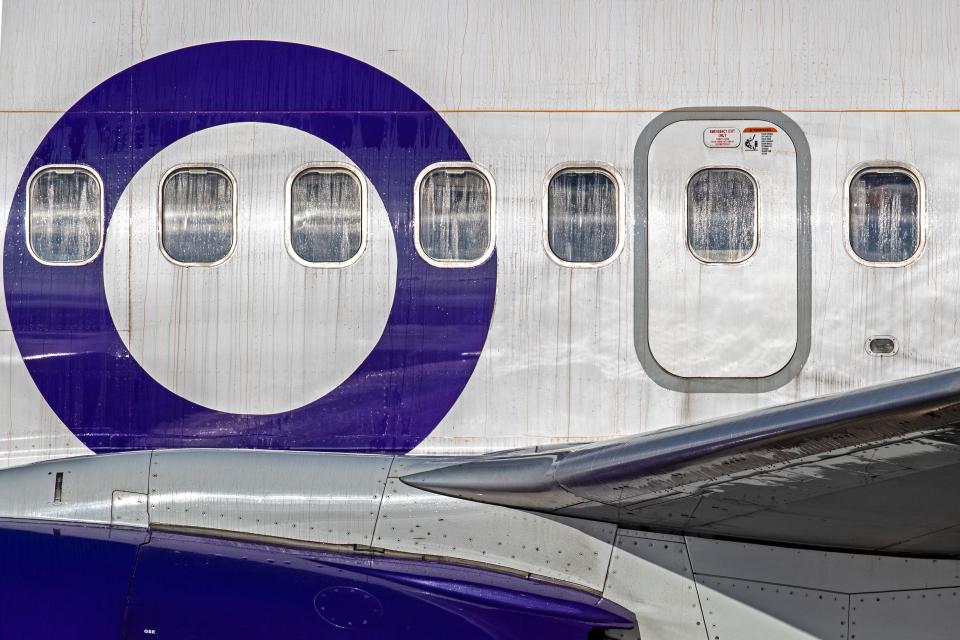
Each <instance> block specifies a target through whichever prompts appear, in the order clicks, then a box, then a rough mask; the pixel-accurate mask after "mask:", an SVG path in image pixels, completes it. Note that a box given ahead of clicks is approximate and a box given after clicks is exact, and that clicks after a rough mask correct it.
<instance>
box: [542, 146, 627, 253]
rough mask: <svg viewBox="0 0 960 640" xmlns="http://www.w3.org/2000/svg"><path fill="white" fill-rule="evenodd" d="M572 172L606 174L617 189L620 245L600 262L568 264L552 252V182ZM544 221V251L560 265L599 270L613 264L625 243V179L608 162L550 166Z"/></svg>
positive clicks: (544, 187)
mask: <svg viewBox="0 0 960 640" xmlns="http://www.w3.org/2000/svg"><path fill="white" fill-rule="evenodd" d="M571 169H572V170H574V171H577V170H582V171H584V172H586V171H588V170H595V171H599V172H601V173H605V174H607V175H608V176H610V178H611V179H612V180H613V185H614V188H615V189H616V190H617V195H616V206H617V244H616V246H615V247H614V249H613V253H611V254H610V256H609V257H607V258H605V259H604V260H601V261H600V262H568V261H567V260H564V259H563V258H561V257H560V256H558V255H557V254H556V253H554V252H553V249H552V248H551V247H550V182H551V181H552V180H553V178H554V177H555V176H556V175H557V174H558V173H561V172H563V171H567V170H571ZM541 222H542V236H543V249H544V251H546V253H547V257H548V258H550V260H552V261H553V262H554V263H556V264H557V265H559V266H561V267H568V268H571V269H600V268H603V267H606V266H609V265H611V264H613V263H614V262H616V261H617V259H618V258H619V257H620V254H621V253H622V252H623V247H624V245H625V244H626V235H627V234H626V203H625V191H624V188H623V177H621V175H620V172H619V171H617V169H616V167H614V166H613V165H612V164H608V163H606V162H589V161H576V162H561V163H560V164H557V165H555V166H553V167H551V169H550V170H549V171H548V172H547V175H546V176H545V177H544V179H543V212H542V216H541Z"/></svg>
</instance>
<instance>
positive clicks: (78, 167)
mask: <svg viewBox="0 0 960 640" xmlns="http://www.w3.org/2000/svg"><path fill="white" fill-rule="evenodd" d="M66 169H70V170H72V171H83V172H84V173H87V174H89V175H91V176H93V178H94V180H96V181H97V186H98V187H99V188H100V202H99V205H100V207H99V209H100V215H99V220H100V224H99V227H98V230H99V241H98V242H97V250H96V251H94V252H93V254H92V255H91V256H90V257H89V258H86V259H84V260H70V261H65V262H53V261H50V260H44V259H43V258H41V257H40V256H39V255H37V252H36V251H34V249H33V239H32V237H31V234H30V230H31V223H30V219H31V214H32V208H33V207H32V201H33V197H32V196H33V184H34V182H35V181H36V179H37V178H39V177H40V175H41V174H43V173H46V172H48V171H58V170H60V171H62V170H66ZM25 205H26V206H25V212H26V216H25V217H24V222H23V226H24V231H25V238H26V245H27V251H28V252H29V253H30V255H31V256H32V257H33V259H34V260H36V261H37V262H39V263H40V264H42V265H46V266H48V267H80V266H83V265H85V264H90V263H91V262H93V261H94V260H96V259H97V258H99V257H100V254H101V253H103V245H104V241H105V237H104V236H105V235H106V215H105V213H104V209H105V206H106V205H105V201H104V194H103V178H101V177H100V174H99V173H98V172H97V170H96V169H94V168H93V167H91V166H90V165H86V164H46V165H43V166H42V167H39V168H38V169H37V170H36V171H34V172H33V173H32V174H30V179H29V180H27V193H26V203H25Z"/></svg>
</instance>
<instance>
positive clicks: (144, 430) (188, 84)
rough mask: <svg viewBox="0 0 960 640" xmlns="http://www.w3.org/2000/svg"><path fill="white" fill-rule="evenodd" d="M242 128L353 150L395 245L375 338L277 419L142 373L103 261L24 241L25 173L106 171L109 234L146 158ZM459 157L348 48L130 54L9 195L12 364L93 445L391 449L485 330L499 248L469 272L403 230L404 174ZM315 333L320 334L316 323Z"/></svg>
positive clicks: (413, 429)
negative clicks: (56, 167)
mask: <svg viewBox="0 0 960 640" xmlns="http://www.w3.org/2000/svg"><path fill="white" fill-rule="evenodd" d="M238 122H262V123H271V124H279V125H283V126H287V127H293V128H296V129H299V130H302V131H304V132H307V133H309V134H312V135H314V136H317V137H318V138H320V139H322V140H324V141H326V142H327V143H329V144H331V145H332V146H334V147H336V148H337V149H339V150H340V151H341V152H342V153H344V154H345V155H346V156H347V157H349V158H350V159H351V161H352V162H354V163H355V164H356V165H357V166H358V167H359V168H360V169H361V170H362V171H363V172H364V174H365V175H366V176H367V178H368V179H369V180H370V182H371V184H372V185H373V187H374V188H375V189H376V190H377V192H378V193H379V194H380V197H381V199H382V200H383V203H384V206H385V208H386V210H387V214H388V215H389V218H390V225H391V227H392V229H393V233H394V237H395V240H396V247H397V274H396V291H395V294H394V300H393V306H392V308H391V309H390V314H389V317H388V319H387V323H386V326H385V328H384V331H383V334H382V335H381V336H380V339H379V341H378V342H377V344H376V345H375V346H374V348H373V350H372V351H371V352H370V353H369V355H368V356H367V357H366V359H365V360H364V361H363V362H362V363H361V364H360V365H359V366H358V367H357V369H356V370H355V371H354V372H353V373H352V374H351V375H350V376H349V377H348V378H347V379H346V380H345V381H344V382H343V383H342V384H341V385H340V386H338V387H337V388H336V389H334V390H332V391H330V392H329V393H327V394H326V395H324V396H322V397H320V398H317V399H316V400H314V401H313V402H310V403H308V404H306V405H305V406H302V407H299V408H297V409H293V410H290V411H284V412H280V413H274V414H266V415H258V414H237V413H226V412H221V411H216V410H213V409H211V408H208V407H204V406H201V405H199V404H197V403H194V402H191V401H189V400H187V399H185V398H183V397H181V396H179V395H177V394H175V393H173V392H172V391H170V390H169V389H168V388H166V387H165V386H163V385H162V384H160V383H159V382H157V381H156V380H154V379H153V378H152V377H151V376H150V375H149V374H148V373H147V372H146V371H145V370H144V369H143V368H142V367H141V366H140V365H139V364H138V363H137V361H136V360H135V359H134V358H133V357H132V356H131V355H130V352H129V351H128V350H127V347H126V346H125V345H124V342H123V340H122V339H121V337H120V335H119V334H118V332H117V328H116V326H115V324H114V322H113V319H112V317H111V315H110V311H109V308H108V306H107V297H106V292H105V289H104V279H103V254H102V253H101V255H100V256H98V257H97V258H96V259H95V260H93V261H92V262H90V263H88V264H85V265H80V266H71V267H57V266H48V265H44V264H42V263H40V262H38V261H36V260H34V259H33V258H32V257H31V255H30V253H29V251H27V247H26V236H25V232H24V222H25V220H24V213H25V208H26V207H25V204H26V186H27V181H28V179H29V176H30V175H31V174H32V173H33V172H34V171H35V170H36V169H38V168H39V167H42V166H44V165H48V164H84V165H89V166H90V167H92V168H94V169H95V170H96V171H97V172H98V173H99V174H100V176H101V177H102V178H103V182H104V202H105V212H104V214H105V227H106V231H105V233H106V236H107V237H109V234H110V218H111V214H112V212H113V210H114V208H115V206H116V205H117V201H118V199H119V197H120V194H121V193H123V191H124V189H125V188H126V186H127V184H128V183H129V182H130V180H131V179H132V178H133V176H134V175H135V174H136V173H137V171H138V170H139V169H140V168H141V167H143V166H144V165H145V164H146V163H147V162H148V161H149V160H150V159H151V158H153V157H154V156H155V155H156V154H157V153H158V152H160V151H161V150H163V149H164V148H165V147H167V146H168V145H170V144H172V143H173V142H176V141H177V140H179V139H181V138H183V137H185V136H188V135H190V134H192V133H195V132H197V131H201V130H204V129H208V128H210V127H215V126H219V125H224V124H231V123H238ZM469 159H470V158H469V156H468V154H467V152H466V150H465V149H464V147H463V145H462V144H461V142H460V140H459V139H458V138H457V136H456V134H455V133H454V132H453V131H452V130H451V129H450V127H449V126H447V124H446V123H445V122H444V121H443V118H441V117H440V115H439V114H438V113H437V112H436V111H435V110H434V109H433V108H432V107H430V105H428V104H427V103H426V102H425V101H424V100H422V99H421V98H420V97H419V96H418V95H417V94H416V93H414V92H413V91H412V90H410V89H409V88H408V87H406V86H404V85H403V84H401V83H400V82H398V81H397V80H395V79H393V78H392V77H390V76H388V75H387V74H385V73H383V72H381V71H378V70H377V69H374V68H373V67H371V66H369V65H367V64H365V63H363V62H360V61H358V60H355V59H353V58H349V57H347V56H344V55H341V54H338V53H335V52H332V51H328V50H325V49H319V48H316V47H309V46H305V45H298V44H290V43H283V42H269V41H234V42H220V43H213V44H205V45H200V46H195V47H190V48H187V49H181V50H178V51H173V52H171V53H167V54H164V55H161V56H158V57H156V58H152V59H150V60H146V61H144V62H141V63H139V64H137V65H135V66H133V67H131V68H129V69H126V70H124V71H122V72H120V73H118V74H117V75H115V76H113V77H111V78H109V79H108V80H106V81H104V82H103V83H101V84H100V85H99V86H97V87H96V88H95V89H93V90H92V91H90V92H89V93H88V94H87V95H85V96H84V97H83V98H82V99H81V100H80V101H79V102H77V103H76V104H75V105H74V106H73V107H71V108H70V109H69V110H68V111H67V112H66V113H65V114H64V115H63V117H61V118H60V120H58V121H57V123H56V124H55V125H54V126H53V128H52V129H51V130H50V131H49V132H48V133H47V135H46V136H45V137H44V139H43V141H42V142H41V143H40V145H39V147H38V148H37V150H36V152H35V153H34V155H33V157H32V158H31V159H30V162H29V163H28V164H27V166H26V168H25V169H24V172H23V175H22V177H21V180H20V183H19V186H18V187H17V191H16V194H15V195H14V199H13V204H12V208H11V211H10V218H9V222H8V223H7V233H6V238H5V242H4V266H3V271H4V274H3V275H4V287H5V293H6V302H7V311H8V312H9V315H10V322H11V326H12V329H13V332H14V336H15V338H16V340H17V345H18V346H19V349H20V353H21V355H22V357H23V361H24V363H25V365H26V367H27V369H28V370H29V372H30V375H31V376H32V377H33V380H34V382H35V383H36V385H37V387H38V389H39V390H40V392H41V393H42V394H43V397H44V398H45V399H46V401H47V402H48V403H49V405H50V407H51V408H52V409H53V410H54V411H55V412H56V414H57V415H58V416H59V418H60V419H61V420H62V421H63V422H64V424H66V425H67V427H68V428H70V430H71V431H72V432H73V433H74V434H76V436H77V437H78V438H80V440H81V441H82V442H84V444H86V445H87V446H89V447H90V448H91V449H93V450H94V451H97V452H106V451H119V450H130V449H149V448H168V447H237V448H268V449H305V450H344V451H383V452H405V451H408V450H410V449H411V448H413V447H414V446H416V445H417V444H418V443H419V442H420V441H421V440H423V439H424V438H425V437H426V436H427V435H428V434H429V433H430V431H431V430H432V429H433V428H434V427H435V426H436V425H437V423H438V422H439V421H440V420H441V419H442V418H443V416H444V415H446V413H447V412H448V411H449V409H450V407H452V406H453V403H454V402H455V401H456V399H457V398H458V397H459V395H460V393H461V392H462V391H463V388H464V386H465V385H466V383H467V380H468V379H469V378H470V375H471V374H472V373H473V370H474V367H475V366H476V363H477V359H478V358H479V356H480V352H481V351H482V350H483V345H484V342H485V341H486V336H487V331H488V329H489V326H490V319H491V316H492V314H493V304H494V296H495V291H496V254H494V255H493V257H491V259H490V260H488V261H487V262H485V263H484V264H482V265H480V266H477V267H473V268H466V269H442V268H436V267H433V266H430V265H428V264H427V263H426V262H424V261H423V260H422V259H420V257H419V256H418V255H417V253H416V250H415V248H414V239H413V225H412V222H413V197H414V194H413V187H414V182H415V180H416V177H417V175H418V174H419V173H420V172H421V171H422V170H423V169H424V168H425V167H426V166H427V165H430V164H432V163H434V162H441V161H467V160H469ZM313 330H316V331H322V330H323V327H314V328H313Z"/></svg>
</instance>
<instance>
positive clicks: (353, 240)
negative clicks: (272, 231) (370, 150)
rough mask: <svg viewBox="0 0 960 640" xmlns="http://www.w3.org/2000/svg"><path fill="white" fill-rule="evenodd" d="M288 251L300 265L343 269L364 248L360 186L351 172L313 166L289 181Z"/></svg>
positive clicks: (359, 180)
mask: <svg viewBox="0 0 960 640" xmlns="http://www.w3.org/2000/svg"><path fill="white" fill-rule="evenodd" d="M288 198H289V201H288V202H289V205H288V206H289V207H290V219H289V222H288V224H289V225H290V226H289V228H288V233H289V235H288V240H289V248H290V249H291V250H292V251H293V253H294V256H295V257H296V258H298V259H299V261H300V262H303V263H306V264H310V265H321V266H322V265H330V266H342V265H343V264H345V263H348V262H350V261H352V259H353V258H355V257H357V256H359V254H360V249H361V247H362V246H363V234H364V232H365V229H364V228H363V227H364V225H363V183H362V182H361V179H360V178H359V177H358V176H357V175H356V174H355V173H354V172H353V171H352V170H350V169H347V168H346V167H339V166H321V165H317V166H312V167H307V168H305V169H302V170H301V171H300V172H299V173H297V174H296V176H295V177H294V178H293V180H291V182H290V186H289V192H288Z"/></svg>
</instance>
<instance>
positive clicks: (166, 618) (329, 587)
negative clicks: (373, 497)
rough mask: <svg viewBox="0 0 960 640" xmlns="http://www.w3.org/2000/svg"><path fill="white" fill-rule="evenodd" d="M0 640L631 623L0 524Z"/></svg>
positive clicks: (387, 568) (582, 630) (277, 553)
mask: <svg viewBox="0 0 960 640" xmlns="http://www.w3.org/2000/svg"><path fill="white" fill-rule="evenodd" d="M0 566H2V567H3V579H2V580H0V637H2V638H72V639H76V640H87V639H89V640H103V639H104V638H121V637H122V638H153V637H155V638H158V639H161V638H179V639H183V640H193V639H196V640H220V639H221V638H222V639H224V640H263V639H264V638H284V639H285V640H298V639H304V640H306V639H310V640H324V639H328V640H329V639H336V638H344V639H347V638H349V639H351V640H401V639H403V640H406V639H410V640H413V639H418V640H419V639H422V638H455V639H456V640H489V639H491V638H502V639H514V640H527V639H529V638H551V639H553V640H584V639H585V638H587V637H588V634H589V633H590V632H591V631H592V630H594V629H597V628H606V629H622V628H630V627H631V626H632V616H631V614H630V613H629V612H628V611H626V610H625V609H623V608H622V607H620V606H618V605H616V604H614V603H611V602H609V601H606V600H603V599H601V598H600V597H599V596H596V595H592V594H589V593H585V592H583V591H579V590H577V589H574V588H571V587H567V586H561V585H557V584H551V583H547V582H540V581H537V580H532V579H529V578H523V577H519V576H513V575H506V574H501V573H496V572H493V571H489V570H484V569H479V568H475V567H465V566H458V565H454V564H445V563H440V562H430V561H425V560H413V559H399V558H384V557H382V556H377V555H373V554H368V555H367V554H350V553H334V552H330V551H321V550H318V549H306V548H294V547H284V546H279V545H267V544H259V543H253V542H241V541H236V540H227V539H222V538H213V537H210V538H205V537H199V536H192V535H183V534H179V533H174V532H169V531H152V532H147V531H146V530H131V529H124V528H118V527H107V526H104V525H92V524H78V523H68V522H44V521H38V520H33V521H11V520H0Z"/></svg>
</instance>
